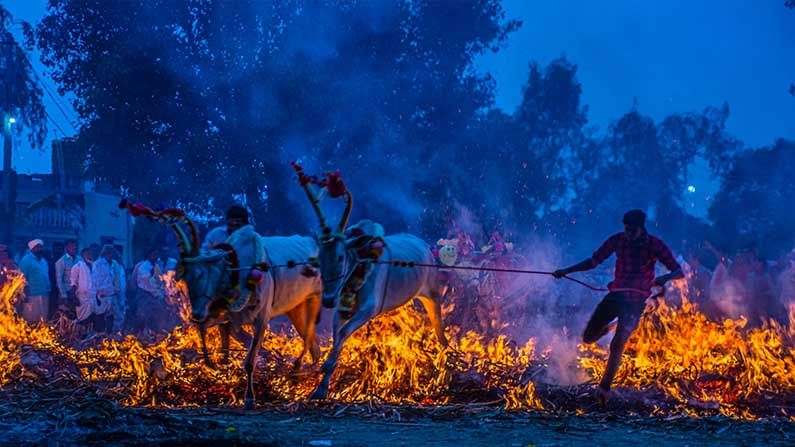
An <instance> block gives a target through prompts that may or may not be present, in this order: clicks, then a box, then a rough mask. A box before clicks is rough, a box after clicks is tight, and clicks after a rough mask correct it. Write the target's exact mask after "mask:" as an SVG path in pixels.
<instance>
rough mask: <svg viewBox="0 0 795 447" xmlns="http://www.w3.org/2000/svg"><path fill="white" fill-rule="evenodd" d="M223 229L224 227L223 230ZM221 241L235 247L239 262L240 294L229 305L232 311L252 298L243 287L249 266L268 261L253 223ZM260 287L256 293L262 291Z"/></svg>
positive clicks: (248, 302) (245, 304) (243, 306)
mask: <svg viewBox="0 0 795 447" xmlns="http://www.w3.org/2000/svg"><path fill="white" fill-rule="evenodd" d="M225 230H226V229H225V228H224V231H225ZM223 242H225V243H227V244H229V245H231V246H232V247H233V248H234V249H235V252H236V253H237V259H238V262H239V264H240V269H241V270H240V295H239V296H238V298H237V300H235V302H233V303H232V304H230V306H229V308H230V309H231V310H232V311H239V310H240V309H243V308H245V307H246V306H247V305H248V304H250V300H251V298H252V296H251V295H252V294H251V293H249V292H248V289H246V288H245V283H246V279H247V278H248V275H249V273H251V267H253V266H254V265H255V264H259V263H262V262H268V259H266V258H267V256H266V254H265V248H264V246H263V245H262V237H261V236H260V235H259V234H258V233H257V232H256V231H254V226H253V225H245V226H243V227H241V228H239V229H238V230H236V231H235V232H234V233H232V234H231V235H230V236H229V237H227V238H226V240H224V241H223ZM260 289H261V287H258V290H257V293H258V294H261V293H263V291H262V290H260Z"/></svg>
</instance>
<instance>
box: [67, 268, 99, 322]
mask: <svg viewBox="0 0 795 447" xmlns="http://www.w3.org/2000/svg"><path fill="white" fill-rule="evenodd" d="M69 280H70V282H71V284H72V287H74V288H76V289H77V290H76V292H75V296H76V297H77V306H76V309H75V311H76V313H77V321H84V320H86V319H87V318H88V317H90V316H91V315H92V314H93V313H94V308H95V307H96V305H97V291H96V288H95V287H94V279H93V275H92V274H91V265H89V264H88V263H87V262H86V261H85V260H83V259H81V260H80V261H78V262H77V264H75V265H74V266H73V267H72V271H71V274H70V277H69Z"/></svg>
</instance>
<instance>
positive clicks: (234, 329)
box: [229, 324, 251, 346]
mask: <svg viewBox="0 0 795 447" xmlns="http://www.w3.org/2000/svg"><path fill="white" fill-rule="evenodd" d="M229 327H230V328H231V331H230V332H231V334H232V337H235V340H237V341H238V342H239V343H240V344H241V345H243V346H248V345H250V344H251V336H250V335H248V332H246V331H245V330H244V329H243V326H241V325H236V324H232V325H230V326H229Z"/></svg>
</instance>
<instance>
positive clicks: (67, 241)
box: [63, 239, 77, 246]
mask: <svg viewBox="0 0 795 447" xmlns="http://www.w3.org/2000/svg"><path fill="white" fill-rule="evenodd" d="M63 244H64V246H67V245H69V244H75V245H77V240H75V239H67V240H65V241H64V243H63Z"/></svg>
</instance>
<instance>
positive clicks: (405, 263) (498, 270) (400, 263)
mask: <svg viewBox="0 0 795 447" xmlns="http://www.w3.org/2000/svg"><path fill="white" fill-rule="evenodd" d="M375 263H376V264H383V265H390V266H392V267H406V268H415V267H422V268H432V269H437V270H470V271H479V272H495V273H519V274H527V275H547V276H554V273H553V272H547V271H543V270H525V269H514V268H499V267H475V266H467V265H453V266H447V265H438V264H424V263H421V262H412V261H400V260H395V261H375ZM562 278H564V279H568V280H569V281H572V282H575V283H577V284H579V285H581V286H583V287H585V288H587V289H590V290H593V291H594V292H632V293H639V294H643V295H646V294H648V291H646V290H641V289H634V288H628V287H618V288H613V289H608V288H607V287H595V286H592V285H590V284H588V283H587V282H585V281H581V280H579V279H576V278H572V277H570V276H563V277H562ZM661 295H662V290H661V291H657V292H655V293H654V294H652V297H657V296H661Z"/></svg>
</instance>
